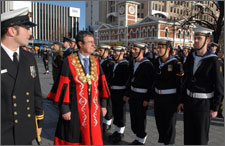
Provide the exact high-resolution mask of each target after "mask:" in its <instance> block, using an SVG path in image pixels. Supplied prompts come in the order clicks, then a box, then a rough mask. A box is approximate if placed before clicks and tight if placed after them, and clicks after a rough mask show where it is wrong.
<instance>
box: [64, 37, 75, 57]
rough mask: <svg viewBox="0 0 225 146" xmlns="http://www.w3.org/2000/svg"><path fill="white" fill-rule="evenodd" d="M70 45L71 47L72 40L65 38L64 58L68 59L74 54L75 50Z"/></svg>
mask: <svg viewBox="0 0 225 146" xmlns="http://www.w3.org/2000/svg"><path fill="white" fill-rule="evenodd" d="M70 45H71V39H69V38H67V37H63V47H64V50H63V58H66V57H67V56H69V55H70V54H72V53H73V49H72V48H71V47H70Z"/></svg>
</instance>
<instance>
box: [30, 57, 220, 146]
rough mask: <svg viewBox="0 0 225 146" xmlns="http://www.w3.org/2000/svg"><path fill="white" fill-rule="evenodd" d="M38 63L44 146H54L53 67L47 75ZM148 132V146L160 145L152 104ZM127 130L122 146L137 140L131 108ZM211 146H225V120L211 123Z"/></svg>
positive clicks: (178, 139)
mask: <svg viewBox="0 0 225 146" xmlns="http://www.w3.org/2000/svg"><path fill="white" fill-rule="evenodd" d="M36 60H37V63H38V70H39V77H40V81H41V89H42V94H43V98H44V110H45V119H44V127H43V130H42V135H41V137H42V145H53V138H54V133H55V128H56V124H57V120H58V108H57V105H54V104H53V103H52V102H51V101H49V100H47V99H46V97H47V94H48V93H49V91H50V89H51V87H52V84H53V80H52V66H51V61H50V63H49V66H50V73H49V74H48V75H45V74H44V72H45V70H44V65H43V62H42V58H38V57H36ZM147 119H148V120H147V130H146V132H147V133H148V138H147V141H146V145H159V143H158V142H157V141H158V132H157V129H156V124H155V118H154V110H153V109H152V106H151V104H150V106H149V110H148V116H147ZM182 119H183V115H182V114H178V115H177V125H176V130H177V132H176V141H175V145H183V120H182ZM126 120H127V122H126V124H127V125H126V129H125V136H124V139H123V141H122V142H121V143H120V144H122V145H127V144H129V143H130V142H132V141H133V140H134V138H135V136H134V134H133V133H132V131H131V125H130V114H129V108H128V106H127V114H126ZM113 131H114V127H112V129H111V130H110V131H109V133H108V134H105V135H104V144H106V145H110V144H111V143H110V142H109V140H108V138H107V135H109V134H111V133H112V132H113ZM34 145H35V143H34ZM209 145H224V120H223V119H219V118H215V119H213V120H212V121H211V127H210V134H209Z"/></svg>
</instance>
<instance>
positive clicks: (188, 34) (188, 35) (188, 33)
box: [187, 31, 190, 39]
mask: <svg viewBox="0 0 225 146" xmlns="http://www.w3.org/2000/svg"><path fill="white" fill-rule="evenodd" d="M189 37H190V32H189V31H188V32H187V38H188V39H189Z"/></svg>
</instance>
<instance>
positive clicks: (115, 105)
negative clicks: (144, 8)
mask: <svg viewBox="0 0 225 146" xmlns="http://www.w3.org/2000/svg"><path fill="white" fill-rule="evenodd" d="M124 50H125V47H123V46H115V47H114V48H113V58H114V60H115V61H116V62H115V64H114V66H113V68H112V70H111V72H112V76H111V78H110V85H111V86H110V93H111V99H112V111H113V117H114V120H113V124H114V125H115V132H114V133H113V134H112V135H110V137H109V138H110V140H111V141H112V142H113V143H114V144H115V143H118V142H120V141H121V140H122V138H123V136H124V131H125V123H126V108H125V101H124V100H123V96H124V94H125V91H126V83H127V80H128V77H129V68H128V66H129V63H128V61H127V60H126V59H125V58H124V54H125V51H124Z"/></svg>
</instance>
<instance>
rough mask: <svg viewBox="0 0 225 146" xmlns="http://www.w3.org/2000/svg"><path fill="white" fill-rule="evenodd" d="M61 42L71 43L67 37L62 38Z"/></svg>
mask: <svg viewBox="0 0 225 146" xmlns="http://www.w3.org/2000/svg"><path fill="white" fill-rule="evenodd" d="M63 42H69V43H71V39H69V38H67V37H63Z"/></svg>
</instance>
